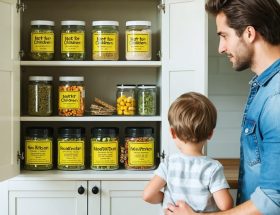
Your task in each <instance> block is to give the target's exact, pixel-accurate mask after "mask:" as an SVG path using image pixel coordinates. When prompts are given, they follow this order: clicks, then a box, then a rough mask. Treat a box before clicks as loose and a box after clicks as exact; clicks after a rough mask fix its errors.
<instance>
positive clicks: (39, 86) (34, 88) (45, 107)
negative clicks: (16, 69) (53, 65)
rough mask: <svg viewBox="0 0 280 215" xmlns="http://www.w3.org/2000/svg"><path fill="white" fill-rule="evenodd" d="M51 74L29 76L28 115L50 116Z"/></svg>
mask: <svg viewBox="0 0 280 215" xmlns="http://www.w3.org/2000/svg"><path fill="white" fill-rule="evenodd" d="M52 81H53V77H52V76H29V82H28V87H27V88H28V98H27V100H28V102H27V103H28V115H31V116H50V115H51V114H52V95H53V87H52Z"/></svg>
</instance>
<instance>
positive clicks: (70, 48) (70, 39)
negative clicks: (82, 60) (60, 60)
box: [61, 32, 85, 53]
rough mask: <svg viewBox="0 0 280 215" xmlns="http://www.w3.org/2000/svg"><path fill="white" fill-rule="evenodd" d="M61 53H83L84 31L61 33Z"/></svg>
mask: <svg viewBox="0 0 280 215" xmlns="http://www.w3.org/2000/svg"><path fill="white" fill-rule="evenodd" d="M61 52H62V53H68V52H73V53H84V52H85V33H84V32H81V33H62V34H61Z"/></svg>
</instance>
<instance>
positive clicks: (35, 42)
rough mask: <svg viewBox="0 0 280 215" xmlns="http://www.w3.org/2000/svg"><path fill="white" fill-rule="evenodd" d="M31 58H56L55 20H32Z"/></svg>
mask: <svg viewBox="0 0 280 215" xmlns="http://www.w3.org/2000/svg"><path fill="white" fill-rule="evenodd" d="M30 24H31V34H30V38H31V43H30V44H31V47H30V49H31V53H30V56H31V59H33V60H53V58H54V31H53V28H54V22H53V21H48V20H33V21H31V23H30Z"/></svg>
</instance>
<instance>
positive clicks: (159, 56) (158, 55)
mask: <svg viewBox="0 0 280 215" xmlns="http://www.w3.org/2000/svg"><path fill="white" fill-rule="evenodd" d="M157 57H158V59H159V60H161V51H160V50H159V51H158V52H157Z"/></svg>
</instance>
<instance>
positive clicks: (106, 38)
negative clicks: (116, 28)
mask: <svg viewBox="0 0 280 215" xmlns="http://www.w3.org/2000/svg"><path fill="white" fill-rule="evenodd" d="M92 44H93V47H92V50H93V52H98V53H100V52H116V51H117V46H118V34H117V33H102V34H100V33H98V32H95V33H93V35H92Z"/></svg>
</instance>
